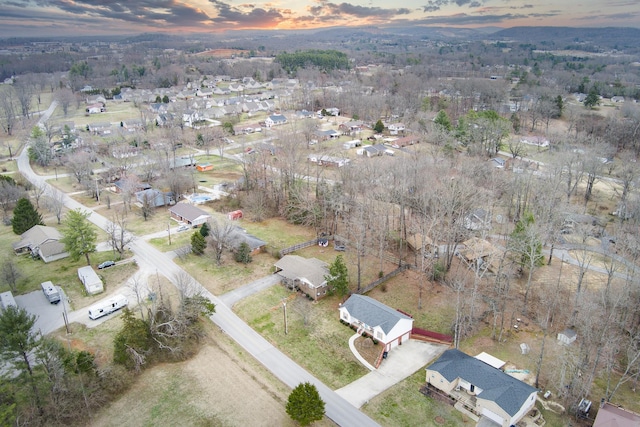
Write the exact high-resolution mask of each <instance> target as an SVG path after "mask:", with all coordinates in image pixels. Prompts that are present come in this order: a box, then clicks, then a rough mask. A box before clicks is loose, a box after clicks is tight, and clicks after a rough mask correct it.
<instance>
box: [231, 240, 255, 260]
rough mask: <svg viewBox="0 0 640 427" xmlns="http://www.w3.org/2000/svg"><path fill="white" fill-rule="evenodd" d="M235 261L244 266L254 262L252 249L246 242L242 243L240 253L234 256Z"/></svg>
mask: <svg viewBox="0 0 640 427" xmlns="http://www.w3.org/2000/svg"><path fill="white" fill-rule="evenodd" d="M234 259H235V260H236V261H237V262H241V263H243V264H249V263H250V262H251V261H253V258H252V257H251V248H250V247H249V245H248V244H247V243H246V242H242V243H241V244H240V247H239V248H238V251H237V252H236V254H235V256H234Z"/></svg>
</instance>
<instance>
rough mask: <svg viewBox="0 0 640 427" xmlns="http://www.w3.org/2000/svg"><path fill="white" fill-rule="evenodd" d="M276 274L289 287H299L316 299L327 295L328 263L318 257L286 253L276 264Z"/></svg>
mask: <svg viewBox="0 0 640 427" xmlns="http://www.w3.org/2000/svg"><path fill="white" fill-rule="evenodd" d="M274 265H275V267H276V274H278V275H279V276H280V277H282V282H283V283H284V284H285V286H287V287H288V288H289V289H299V290H301V291H302V292H304V293H305V294H307V295H309V296H310V297H312V298H313V299H314V300H316V301H317V300H319V299H320V298H323V297H325V296H326V295H327V288H328V286H327V279H326V277H327V276H328V275H329V267H328V264H327V263H326V262H324V261H322V260H319V259H317V258H303V257H301V256H298V255H285V256H283V257H282V258H280V259H279V260H278V262H276V263H275V264H274Z"/></svg>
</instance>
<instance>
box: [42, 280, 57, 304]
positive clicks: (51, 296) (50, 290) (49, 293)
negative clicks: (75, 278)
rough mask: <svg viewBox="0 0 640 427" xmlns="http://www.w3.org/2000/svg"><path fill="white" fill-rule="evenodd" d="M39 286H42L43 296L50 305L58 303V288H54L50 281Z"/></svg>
mask: <svg viewBox="0 0 640 427" xmlns="http://www.w3.org/2000/svg"><path fill="white" fill-rule="evenodd" d="M40 286H42V292H43V293H44V296H45V297H47V299H48V300H49V302H50V303H51V304H57V303H59V302H60V292H58V288H56V287H55V286H54V285H53V283H51V281H47V282H43V283H41V284H40Z"/></svg>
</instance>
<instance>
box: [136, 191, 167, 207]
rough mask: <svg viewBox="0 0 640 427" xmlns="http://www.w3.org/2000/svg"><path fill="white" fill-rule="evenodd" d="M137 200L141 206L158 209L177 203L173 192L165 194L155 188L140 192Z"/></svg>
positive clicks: (137, 194)
mask: <svg viewBox="0 0 640 427" xmlns="http://www.w3.org/2000/svg"><path fill="white" fill-rule="evenodd" d="M136 200H137V201H138V203H140V204H141V205H151V206H153V207H156V208H157V207H159V206H166V205H171V204H173V203H175V199H174V197H173V192H171V191H167V192H163V191H160V190H156V189H153V188H149V189H147V190H142V191H138V192H137V193H136Z"/></svg>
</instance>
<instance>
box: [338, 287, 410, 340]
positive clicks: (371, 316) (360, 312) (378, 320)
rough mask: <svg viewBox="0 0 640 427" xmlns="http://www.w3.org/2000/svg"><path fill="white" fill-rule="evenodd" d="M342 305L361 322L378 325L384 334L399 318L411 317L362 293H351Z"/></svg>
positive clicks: (373, 325)
mask: <svg viewBox="0 0 640 427" xmlns="http://www.w3.org/2000/svg"><path fill="white" fill-rule="evenodd" d="M342 306H343V307H345V308H346V309H347V311H349V314H350V315H351V316H353V317H355V318H356V319H358V320H360V321H361V322H364V323H366V324H367V325H369V326H371V327H376V326H380V328H382V330H383V331H384V333H385V334H388V333H389V332H390V331H391V329H393V327H394V326H395V325H396V323H398V321H399V320H400V319H411V317H409V316H407V315H406V314H402V313H400V312H399V311H397V310H394V309H392V308H391V307H387V306H386V305H384V304H382V303H381V302H379V301H376V300H374V299H373V298H369V297H367V296H364V295H358V294H354V295H351V296H350V297H349V299H348V300H347V301H346V302H345V303H344V304H343V305H342Z"/></svg>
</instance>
